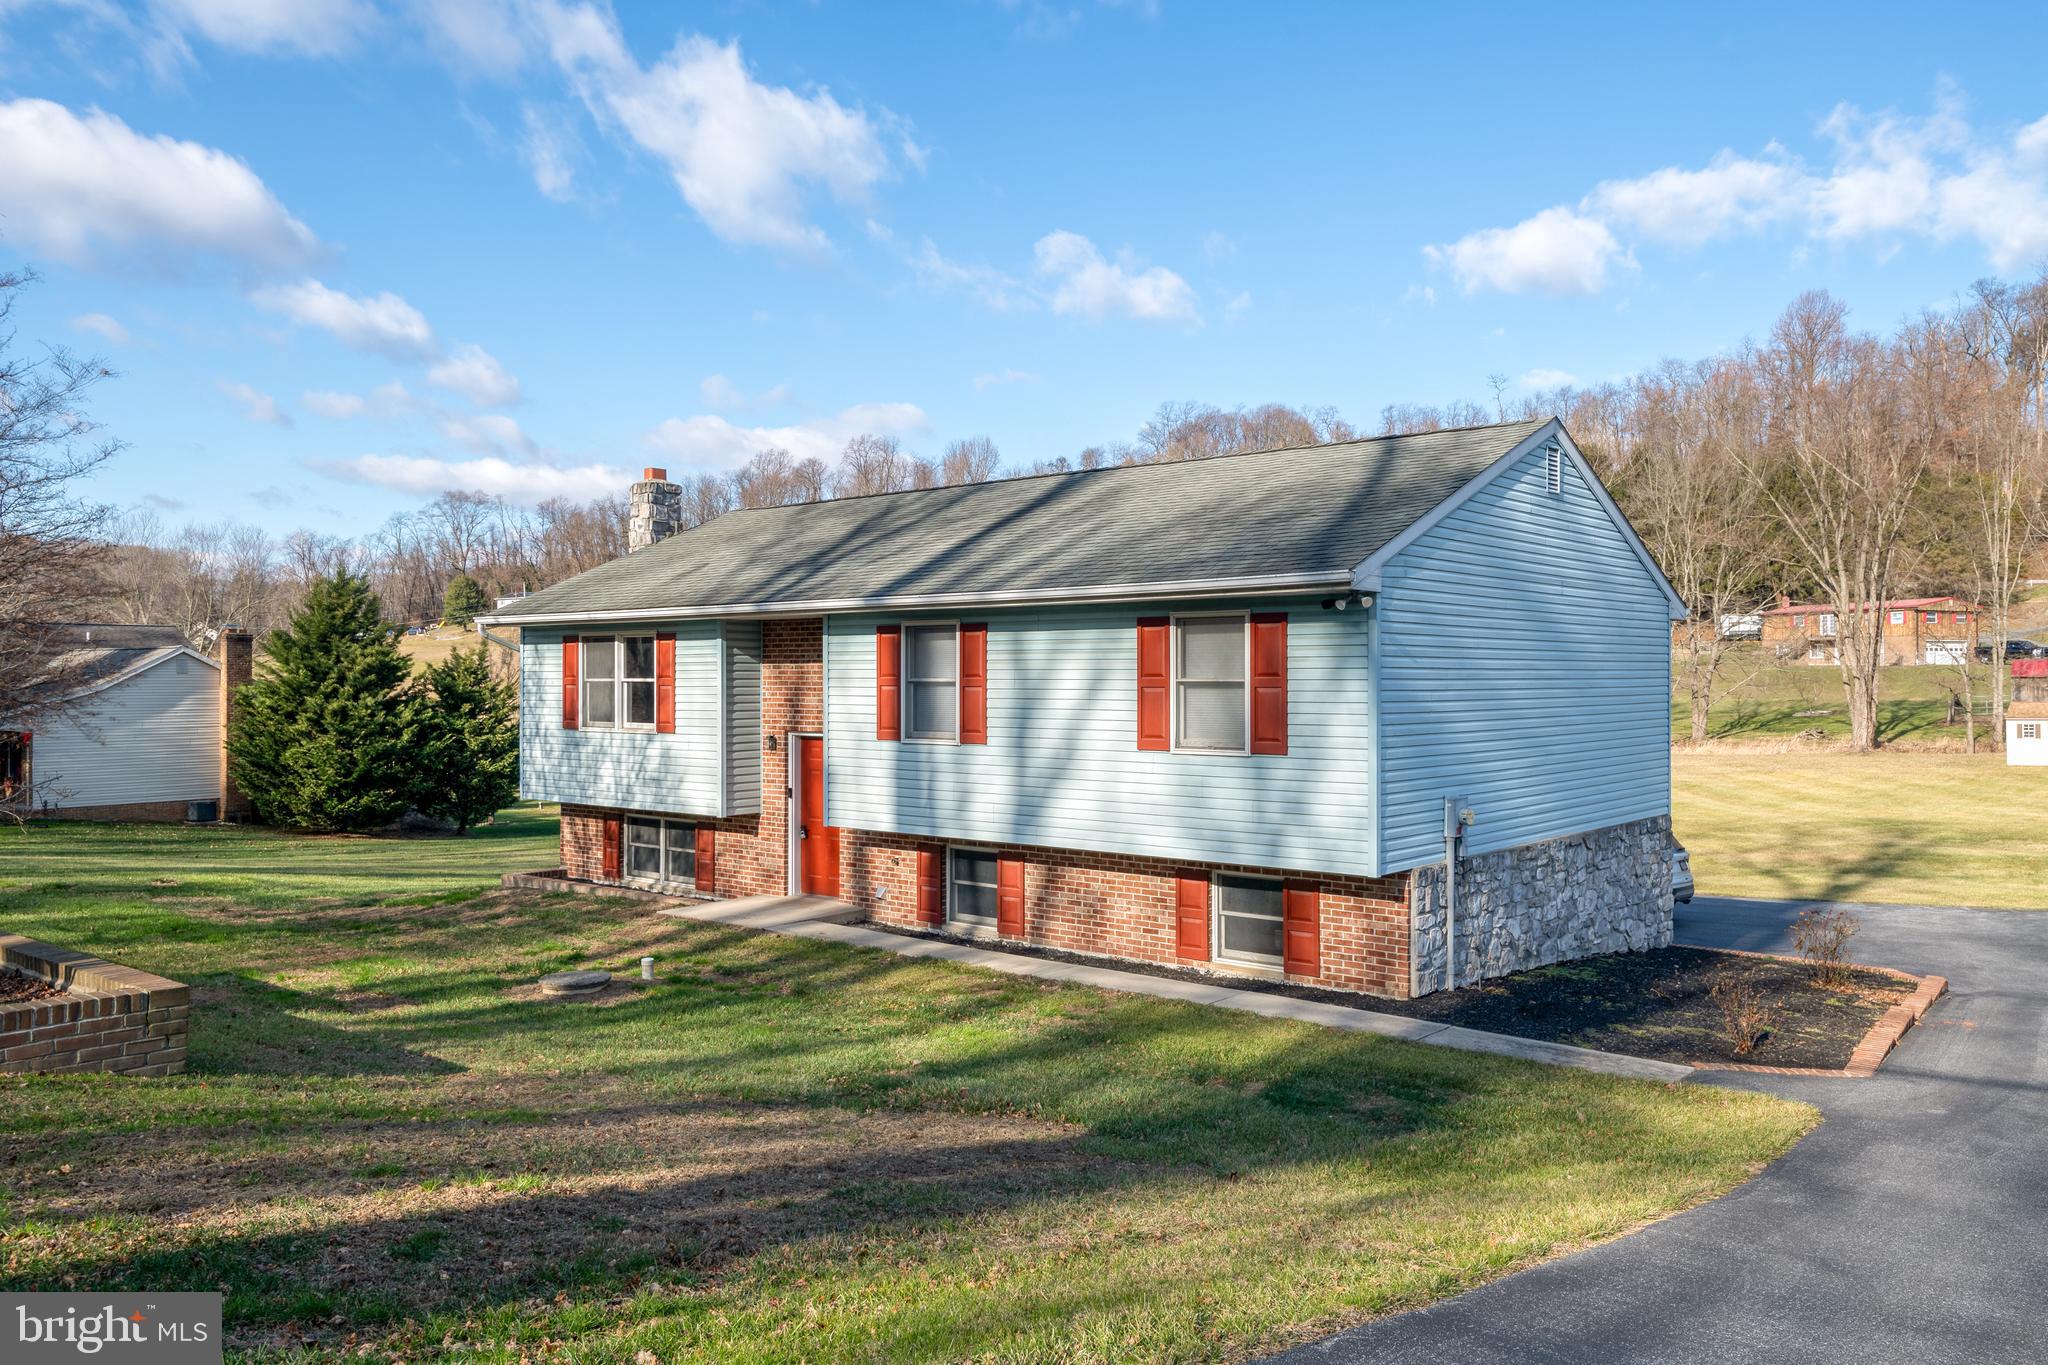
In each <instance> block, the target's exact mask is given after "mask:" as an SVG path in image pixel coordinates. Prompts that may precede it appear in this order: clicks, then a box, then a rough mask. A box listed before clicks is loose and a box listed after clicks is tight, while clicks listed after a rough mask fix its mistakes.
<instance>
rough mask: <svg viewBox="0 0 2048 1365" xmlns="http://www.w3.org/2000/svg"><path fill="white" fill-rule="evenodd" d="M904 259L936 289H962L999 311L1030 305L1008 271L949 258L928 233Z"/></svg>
mask: <svg viewBox="0 0 2048 1365" xmlns="http://www.w3.org/2000/svg"><path fill="white" fill-rule="evenodd" d="M907 259H908V260H909V262H910V268H911V269H912V270H914V271H916V272H917V274H918V277H919V278H920V279H922V280H924V282H925V283H927V284H930V285H933V286H935V287H936V288H939V289H960V290H965V291H966V292H967V293H970V294H972V295H974V296H975V297H976V298H977V299H979V300H980V301H981V302H982V304H983V305H984V306H986V307H988V308H991V309H994V310H995V311H996V312H998V313H1007V312H1011V311H1013V310H1015V309H1020V308H1029V307H1031V306H1033V302H1034V301H1033V299H1032V298H1031V295H1030V292H1029V291H1028V290H1026V289H1025V288H1024V286H1023V285H1021V284H1019V283H1018V282H1017V281H1016V280H1015V279H1013V278H1012V277H1010V276H1009V275H1007V274H1005V273H1004V272H1002V271H1000V270H998V269H996V268H995V267H994V266H990V265H974V264H968V263H966V262H962V261H954V260H949V259H947V257H946V256H945V255H944V254H943V253H942V252H940V250H939V248H938V247H937V245H935V244H934V243H933V241H932V239H931V238H929V237H926V238H924V239H923V241H922V242H921V243H920V244H919V246H918V249H917V251H916V252H915V253H914V254H912V255H911V256H909V257H908V258H907Z"/></svg>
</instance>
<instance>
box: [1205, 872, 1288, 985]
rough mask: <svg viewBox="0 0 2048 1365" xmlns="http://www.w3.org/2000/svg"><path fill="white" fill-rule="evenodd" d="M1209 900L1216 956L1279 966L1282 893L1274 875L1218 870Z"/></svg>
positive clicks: (1251, 964) (1231, 960) (1211, 886)
mask: <svg viewBox="0 0 2048 1365" xmlns="http://www.w3.org/2000/svg"><path fill="white" fill-rule="evenodd" d="M1209 899H1210V902H1211V906H1212V910H1213V913H1214V915H1215V917H1216V925H1215V935H1216V937H1215V943H1216V956H1217V958H1218V959H1219V960H1221V961H1224V962H1236V963H1240V964H1242V965H1244V966H1249V967H1278V966H1280V965H1281V937H1282V929H1281V896H1280V880H1279V878H1277V877H1253V876H1248V875H1246V874H1244V873H1240V872H1218V873H1217V874H1216V876H1215V879H1214V881H1212V882H1211V883H1210V891H1209Z"/></svg>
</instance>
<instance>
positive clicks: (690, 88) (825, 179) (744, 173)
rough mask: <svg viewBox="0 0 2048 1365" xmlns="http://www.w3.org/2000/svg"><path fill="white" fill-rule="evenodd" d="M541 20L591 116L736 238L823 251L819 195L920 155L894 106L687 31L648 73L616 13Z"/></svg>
mask: <svg viewBox="0 0 2048 1365" xmlns="http://www.w3.org/2000/svg"><path fill="white" fill-rule="evenodd" d="M534 14H535V17H536V18H537V20H538V22H539V24H540V27H541V30H542V32H543V33H544V34H545V37H546V44H547V50H548V52H549V55H550V56H551V57H552V58H553V60H554V62H555V63H556V65H557V66H559V67H560V68H561V70H562V71H563V73H564V74H565V75H567V76H568V77H569V79H570V81H571V83H572V84H573V85H574V87H575V89H576V91H577V93H578V94H579V95H580V96H581V97H582V99H583V101H584V103H585V104H586V105H588V106H589V108H590V110H591V113H592V114H593V115H594V116H595V117H597V118H599V119H600V120H602V121H604V122H606V123H609V124H611V125H613V126H615V127H617V128H619V129H620V130H622V131H623V132H624V133H625V134H626V136H627V137H629V138H630V139H631V140H632V141H633V142H634V143H635V144H636V145H638V146H639V147H640V148H641V149H642V150H643V151H646V152H647V153H649V154H650V155H652V156H654V157H655V158H656V159H657V160H659V161H660V162H661V163H662V164H663V165H664V166H665V167H667V169H668V171H669V174H670V176H671V177H673V179H674V180H675V184H676V188H677V190H678V191H680V192H681V194H682V196H683V200H684V202H686V203H687V204H689V206H690V207H691V208H692V209H693V210H695V211H696V213H697V215H698V217H700V218H702V219H703V220H704V223H705V225H706V226H708V227H709V228H710V229H711V230H712V231H713V232H714V233H716V234H718V236H720V237H722V238H724V239H725V240H727V241H729V242H740V243H749V244H760V245H767V246H775V247H782V248H786V249H794V250H800V251H820V250H823V249H825V248H826V247H827V246H829V244H830V243H829V239H828V238H827V237H826V235H825V233H824V231H823V230H822V229H820V228H819V227H817V226H816V225H815V224H813V223H811V222H810V221H809V219H808V215H807V212H806V209H807V200H808V198H809V197H810V195H811V193H812V192H813V191H814V190H822V191H823V192H824V193H826V194H828V195H829V196H831V197H832V198H834V199H837V200H839V201H841V202H844V203H858V202H860V201H861V200H863V199H864V198H865V197H866V196H867V194H868V192H869V191H870V190H871V189H872V188H873V187H874V186H875V185H876V184H878V183H879V182H880V181H882V180H884V179H885V178H887V177H888V176H889V175H890V174H892V172H893V170H894V158H893V156H892V153H891V146H890V144H891V142H892V141H893V142H894V143H895V144H896V151H897V152H898V153H900V154H901V155H902V156H903V157H904V158H905V159H906V160H909V161H911V162H912V164H916V163H917V162H918V161H919V160H920V159H921V157H922V155H923V153H922V150H921V149H919V148H917V147H916V145H915V144H914V143H912V142H911V141H910V140H909V139H908V137H906V136H904V135H903V133H902V130H901V128H900V126H899V124H898V121H897V120H896V119H895V118H894V117H893V116H892V115H890V114H888V113H887V112H886V111H884V112H882V113H880V114H878V115H875V116H870V115H869V114H868V113H867V112H866V111H865V110H863V109H860V108H858V107H853V108H849V107H847V106H846V105H843V104H841V103H840V102H839V101H838V100H836V99H834V98H833V96H832V94H831V92H829V91H827V90H824V89H822V88H820V89H814V90H812V91H810V92H809V93H802V94H800V93H798V92H797V91H795V90H792V89H789V88H788V87H786V86H776V85H766V84H763V83H762V82H760V81H757V80H755V79H754V76H753V74H752V73H751V72H750V71H749V70H748V69H747V65H746V62H745V61H744V60H743V59H742V57H741V56H740V49H739V45H738V44H737V43H718V42H713V41H712V40H710V39H708V38H701V37H692V36H685V37H682V38H679V39H678V40H677V41H676V44H675V46H674V47H673V48H671V49H670V50H669V52H668V54H667V55H666V56H665V57H663V58H662V59H661V60H660V61H658V62H656V63H655V64H654V65H653V66H652V67H648V68H644V69H643V68H642V67H641V66H640V64H639V62H638V61H637V60H636V59H635V58H634V57H633V55H632V54H631V52H630V51H628V49H627V47H626V43H625V39H624V37H623V35H622V34H621V33H620V31H619V26H618V22H617V20H616V19H615V18H614V17H613V16H612V15H611V13H610V12H609V10H608V9H600V8H598V7H596V6H594V5H565V4H561V3H558V0H539V3H537V4H536V6H535V9H534Z"/></svg>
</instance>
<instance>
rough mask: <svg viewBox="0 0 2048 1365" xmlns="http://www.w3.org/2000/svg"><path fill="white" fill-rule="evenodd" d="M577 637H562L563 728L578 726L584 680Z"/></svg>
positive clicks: (570, 728)
mask: <svg viewBox="0 0 2048 1365" xmlns="http://www.w3.org/2000/svg"><path fill="white" fill-rule="evenodd" d="M577 643H578V642H577V639H576V637H575V636H573V635H567V636H564V637H563V638H562V728H563V729H564V730H573V729H575V728H576V698H577V697H578V696H580V695H581V693H580V691H579V690H578V688H579V684H580V683H581V682H582V681H583V670H582V666H581V664H580V662H579V660H578V658H577Z"/></svg>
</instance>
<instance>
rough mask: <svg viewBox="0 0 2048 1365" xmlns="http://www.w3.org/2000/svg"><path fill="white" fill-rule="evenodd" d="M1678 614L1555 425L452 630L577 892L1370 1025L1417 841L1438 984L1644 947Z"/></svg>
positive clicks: (1297, 464)
mask: <svg viewBox="0 0 2048 1365" xmlns="http://www.w3.org/2000/svg"><path fill="white" fill-rule="evenodd" d="M647 473H648V478H647V479H646V480H645V481H643V482H642V483H640V484H637V485H635V488H634V503H635V508H636V516H635V518H634V521H635V524H636V526H644V525H646V524H648V523H649V522H654V523H659V522H660V521H661V520H663V519H664V517H665V516H666V515H667V514H665V513H663V514H659V515H642V514H641V513H643V512H644V511H645V509H647V508H649V507H652V508H655V509H657V511H658V509H661V508H664V507H668V506H671V505H672V503H673V501H674V500H675V499H676V498H677V497H678V493H677V491H676V489H675V486H674V485H673V484H670V483H668V482H666V480H665V478H663V477H662V476H661V471H658V470H649V471H647ZM653 538H654V537H653V536H652V535H650V534H648V533H646V532H642V533H641V534H639V535H638V536H636V540H639V541H643V542H644V541H647V540H650V539H653ZM1684 614H1685V612H1684V607H1683V604H1681V603H1680V602H1679V601H1678V600H1677V598H1676V596H1675V595H1674V594H1673V593H1672V591H1671V588H1670V586H1669V584H1668V583H1666V581H1665V579H1664V577H1663V575H1662V574H1661V573H1660V572H1659V571H1658V569H1657V567H1656V565H1655V564H1654V563H1653V562H1652V561H1651V559H1650V556H1649V554H1648V553H1647V552H1646V551H1645V550H1644V548H1643V546H1642V543H1641V542H1640V541H1639V540H1638V539H1637V537H1636V536H1635V534H1634V532H1633V531H1632V530H1631V529H1630V528H1629V526H1628V524H1627V522H1626V520H1625V519H1624V518H1623V517H1622V515H1621V513H1620V512H1619V511H1618V510H1617V509H1616V508H1615V505H1614V503H1613V501H1612V500H1611V499H1610V498H1609V497H1608V495H1607V493H1606V491H1605V490H1604V489H1603V488H1602V487H1601V486H1600V483H1599V480H1598V479H1597V478H1596V477H1595V476H1594V474H1593V472H1592V471H1591V469H1590V468H1589V467H1588V466H1587V463H1586V461H1585V460H1584V459H1583V458H1582V457H1581V455H1580V454H1579V452H1578V450H1577V448H1576V447H1575V446H1574V445H1573V443H1572V441H1571V438H1570V437H1569V436H1568V435H1567V434H1566V432H1565V430H1564V428H1563V427H1562V425H1561V424H1559V423H1558V422H1556V421H1554V420H1553V421H1548V422H1528V423H1519V424H1510V425H1502V426H1492V427H1480V428H1472V429H1466V430H1458V431H1445V432H1435V433H1430V434H1426V435H1417V436H1401V437H1389V438H1384V439H1380V440H1369V441H1351V442H1344V443H1341V444H1334V445H1326V446H1317V447H1310V448H1305V449H1297V450H1279V451H1265V452H1259V453H1254V454H1246V455H1233V456H1224V457H1221V458H1216V459H1208V460H1198V461H1190V462H1186V463H1174V464H1151V465H1138V466H1126V467H1119V468H1114V469H1104V470H1094V471H1087V472H1077V473H1069V474H1052V475H1039V476H1033V477H1026V478H1014V479H1006V480H1000V481H997V482H994V483H987V484H979V485H971V486H966V487H953V488H939V489H929V490H922V491H916V492H905V493H891V494H882V495H876V496H871V497H859V498H843V499H838V500H833V501H825V502H817V503H809V504H804V505H800V506H794V507H776V508H760V509H752V510H742V511H735V512H729V513H727V514H726V515H724V516H722V517H719V518H717V519H716V520H713V521H711V522H708V523H706V524H704V525H702V526H699V527H696V528H694V529H692V530H687V531H682V532H680V533H678V534H674V535H672V536H668V537H667V538H665V539H661V540H660V541H659V543H656V544H650V545H643V546H641V547H639V548H636V549H635V550H634V551H633V552H632V553H631V554H629V555H627V556H626V557H625V558H623V559H620V560H616V561H614V562H612V563H609V564H605V565H602V566H600V567H598V568H596V569H593V570H591V571H589V572H587V573H584V574H581V575H579V576H578V577H576V578H573V579H570V580H568V581H566V582H563V583H560V584H557V585H555V586H553V587H551V588H547V589H545V590H543V591H540V592H536V593H534V594H533V595H532V596H530V597H527V598H524V599H522V600H521V601H520V602H518V603H517V604H516V606H513V607H511V608H509V609H504V610H500V611H498V612H497V613H496V614H494V615H493V616H491V617H487V618H484V622H485V624H504V625H517V626H519V627H520V628H521V632H522V635H521V640H522V656H523V657H522V660H521V667H520V680H521V690H522V698H521V710H520V726H521V789H522V793H523V794H524V795H525V796H527V797H531V798H536V799H540V800H548V801H558V802H560V803H562V860H563V864H564V866H565V867H566V869H567V871H568V872H569V873H570V874H571V875H574V876H577V877H582V878H587V879H590V880H593V881H603V882H617V883H624V884H628V885H639V886H645V887H650V888H655V889H661V890H668V891H675V892H683V893H689V892H693V891H694V892H696V893H700V894H708V895H718V896H738V895H746V894H755V893H778V894H779V893H784V892H814V893H820V894H825V895H835V896H841V897H844V898H845V899H847V900H850V901H852V902H854V903H855V904H857V905H860V906H862V907H864V908H866V909H867V911H868V912H869V913H870V915H871V916H872V917H873V918H874V919H876V920H878V921H881V922H885V923H890V924H896V925H901V926H905V927H917V926H924V927H928V928H934V929H937V928H946V929H950V930H953V931H956V932H960V933H965V934H970V935H975V936H984V937H993V938H1000V939H1014V940H1023V941H1028V942H1032V943H1039V944H1046V945H1050V946H1056V947H1060V948H1067V949H1075V950H1081V951H1086V952H1091V953H1100V954H1106V955H1110V956H1115V957H1123V958H1137V959H1144V960H1149V961H1156V962H1168V963H1181V964H1195V965H1200V966H1203V967H1209V968H1214V969H1217V970H1223V971H1232V972H1245V973H1253V974H1259V975H1267V976H1273V977H1280V976H1285V977H1286V978H1288V979H1291V980H1297V981H1303V982H1313V983H1317V984H1321V985H1327V986H1334V987H1343V988H1348V989H1355V990H1365V991H1373V992H1378V993H1382V994H1386V995H1392V996H1405V995H1408V994H1411V993H1416V992H1426V991H1429V990H1433V989H1436V988H1438V987H1439V986H1441V985H1442V984H1443V982H1444V965H1445V939H1446V934H1445V920H1444V914H1443V902H1444V878H1443V871H1444V869H1443V866H1442V864H1443V861H1444V857H1445V847H1446V830H1447V825H1448V824H1449V823H1450V822H1449V821H1448V820H1447V815H1446V812H1447V809H1449V810H1455V811H1458V812H1464V811H1470V812H1472V813H1473V816H1474V819H1473V822H1472V823H1471V826H1470V828H1469V830H1467V831H1465V833H1464V836H1463V837H1464V853H1465V854H1466V855H1467V856H1465V857H1464V858H1462V859H1461V861H1460V863H1459V866H1458V879H1457V894H1458V915H1457V923H1456V943H1457V956H1458V962H1459V966H1458V973H1457V979H1458V980H1459V981H1461V982H1464V981H1470V980H1474V979H1477V978H1479V977H1483V976H1488V975H1494V974H1497V973H1499V972H1503V971H1507V970H1513V969H1516V968H1520V967H1524V966H1529V965H1533V964H1537V963H1542V962H1549V961H1555V960H1559V959H1563V958H1569V957H1576V956H1583V955H1586V954H1590V953H1596V952H1605V951H1611V950H1616V949H1622V948H1647V947H1651V946H1656V945H1661V944H1663V943H1666V942H1668V941H1669V939H1670V933H1671V849H1672V843H1671V833H1670V809H1671V806H1670V790H1671V784H1670V662H1671V660H1670V650H1669V638H1670V623H1671V621H1672V620H1674V619H1679V618H1682V617H1683V616H1684ZM1595 617H1597V619H1598V620H1599V622H1600V625H1599V628H1598V629H1592V628H1589V627H1587V626H1586V625H1585V624H1584V623H1585V622H1586V621H1588V620H1589V619H1593V618H1595Z"/></svg>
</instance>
